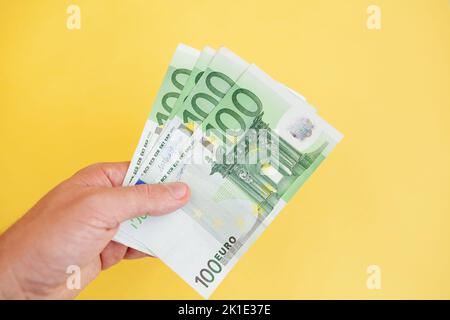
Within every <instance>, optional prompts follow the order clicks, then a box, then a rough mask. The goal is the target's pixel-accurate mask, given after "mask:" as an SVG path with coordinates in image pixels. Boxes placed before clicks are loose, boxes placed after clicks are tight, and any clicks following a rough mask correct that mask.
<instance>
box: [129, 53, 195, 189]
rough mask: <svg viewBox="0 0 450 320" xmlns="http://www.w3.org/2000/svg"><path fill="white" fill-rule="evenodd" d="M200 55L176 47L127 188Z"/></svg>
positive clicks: (142, 138)
mask: <svg viewBox="0 0 450 320" xmlns="http://www.w3.org/2000/svg"><path fill="white" fill-rule="evenodd" d="M199 54H200V53H199V51H198V50H196V49H194V48H191V47H188V46H186V45H183V44H180V45H178V47H177V48H176V51H175V54H174V55H173V57H172V61H171V62H170V65H169V67H168V68H167V72H166V75H165V76H164V80H163V82H162V84H161V87H160V89H159V92H158V94H157V96H156V99H155V101H154V103H153V106H152V108H151V111H150V114H149V116H148V119H147V121H146V123H145V126H144V130H143V131H142V134H141V137H140V139H139V142H138V145H137V147H136V150H135V151H134V154H133V158H132V160H131V163H130V167H129V168H128V171H127V174H126V176H125V180H124V185H128V184H129V183H130V182H131V181H132V180H133V178H134V176H135V175H136V174H137V172H138V170H139V167H140V165H141V164H142V161H143V159H144V158H145V157H146V155H147V153H148V151H149V148H150V147H151V146H152V144H153V143H154V142H155V141H156V140H157V138H158V134H159V133H160V132H161V130H162V127H163V126H164V124H165V123H166V121H167V120H168V118H169V115H170V113H171V111H172V109H173V107H174V104H175V103H176V101H177V99H178V97H179V96H180V93H181V92H182V90H183V88H184V86H185V83H186V82H187V80H188V78H189V76H190V74H191V71H192V69H193V67H194V65H195V63H196V61H197V59H198V57H199Z"/></svg>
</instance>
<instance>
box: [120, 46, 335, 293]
mask: <svg viewBox="0 0 450 320" xmlns="http://www.w3.org/2000/svg"><path fill="white" fill-rule="evenodd" d="M341 138H342V135H341V134H340V133H339V132H338V131H337V130H335V129H334V128H333V127H331V126H330V125H329V124H328V123H327V122H325V121H324V120H323V119H322V118H321V117H319V116H318V115H317V113H316V110H315V109H314V108H313V107H312V106H311V105H309V104H308V103H307V102H306V100H305V99H304V98H303V97H302V96H301V95H300V94H298V93H296V92H295V91H293V90H292V89H290V88H288V87H287V86H285V85H283V84H281V83H279V82H277V81H276V80H274V79H272V78H271V77H270V76H269V75H267V74H266V73H264V72H263V71H262V70H261V69H259V68H258V67H257V66H256V65H254V64H250V63H248V62H247V61H245V60H243V59H242V58H240V57H239V56H237V55H236V54H235V53H233V52H232V51H230V50H229V49H227V48H224V47H222V48H220V49H218V50H214V49H212V48H210V47H205V48H204V49H203V50H201V51H199V50H196V49H194V48H191V47H189V46H186V45H183V44H180V45H179V46H178V47H177V48H176V51H175V54H174V55H173V57H172V60H171V62H170V65H169V67H168V69H167V72H166V75H165V77H164V80H163V82H162V84H161V87H160V89H159V92H158V94H157V96H156V99H155V101H154V104H153V106H152V108H151V111H150V114H149V116H148V119H147V122H146V124H145V127H144V130H143V132H142V135H141V137H140V140H139V143H138V146H137V147H136V151H135V153H134V155H133V159H132V161H131V164H130V167H129V169H128V173H127V175H126V177H125V180H124V183H123V184H124V185H125V186H127V185H135V184H142V183H148V184H153V183H164V182H172V181H183V182H186V183H187V184H188V185H189V186H190V188H191V199H190V201H189V203H188V204H187V205H186V206H185V207H183V208H182V209H179V210H177V211H178V212H176V213H173V214H169V215H165V216H161V217H150V216H141V217H138V218H134V219H131V220H129V221H126V222H124V223H123V224H122V225H121V226H120V228H119V231H118V233H117V235H116V236H115V240H116V241H118V242H120V243H123V244H125V245H127V246H129V247H132V248H135V249H137V250H140V251H142V252H145V253H148V254H150V255H153V256H157V257H159V258H160V259H161V260H162V261H163V262H164V263H166V264H167V265H168V266H169V267H170V268H171V269H173V270H174V271H175V272H176V273H177V274H178V275H179V276H181V277H182V278H183V279H184V280H185V281H186V282H188V283H189V284H190V285H191V286H192V287H193V288H194V289H195V290H197V291H198V292H199V293H200V294H201V295H202V296H203V297H206V298H207V297H209V296H210V295H211V293H212V292H213V291H214V290H215V289H216V287H217V286H218V284H219V283H220V282H221V281H222V280H223V279H224V277H225V276H226V275H227V273H228V272H229V271H230V270H231V268H232V267H233V266H234V265H235V263H236V262H237V261H238V260H239V258H240V257H241V256H242V255H243V254H244V253H245V252H246V251H247V250H248V248H249V247H250V246H251V245H252V243H253V242H254V241H255V240H256V239H257V238H258V237H259V236H260V235H261V233H262V232H263V231H264V230H265V228H266V227H267V226H268V225H269V224H270V223H271V222H272V220H273V219H274V218H275V217H276V216H277V215H278V213H279V212H280V211H281V209H282V208H283V206H284V205H285V204H286V203H287V202H288V201H289V200H290V199H291V198H292V197H293V196H294V195H295V193H296V192H297V190H298V189H299V188H300V187H301V186H302V185H303V183H304V182H305V181H306V180H307V179H308V178H309V176H310V175H311V173H312V172H314V171H315V170H316V168H317V167H318V166H319V164H320V163H321V162H322V161H323V160H324V159H325V158H326V157H327V156H328V154H329V153H330V151H331V150H332V149H333V148H334V147H335V145H336V144H337V143H338V142H339V141H340V139H341ZM330 178H331V177H330ZM298 214H301V212H298Z"/></svg>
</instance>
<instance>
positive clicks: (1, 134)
mask: <svg viewBox="0 0 450 320" xmlns="http://www.w3.org/2000/svg"><path fill="white" fill-rule="evenodd" d="M0 3H1V5H0V33H1V38H0V107H1V109H0V125H1V128H0V150H1V151H0V164H1V166H0V169H1V171H0V176H1V183H0V185H1V186H0V195H1V201H0V214H1V217H0V231H2V230H4V229H6V228H7V227H8V226H9V225H10V224H12V223H13V222H14V221H15V220H16V219H18V218H19V217H20V216H21V215H22V214H23V213H24V212H25V211H26V210H27V209H28V208H29V207H30V206H31V205H32V204H33V203H34V202H35V201H37V200H38V199H39V198H40V197H41V196H42V195H43V194H44V193H45V192H46V191H47V190H48V189H50V188H51V187H52V186H54V185H55V184H57V183H58V182H59V181H60V180H62V179H64V178H66V177H68V176H69V175H71V174H72V173H73V172H74V171H75V170H77V169H79V168H81V167H83V166H86V165H88V164H90V163H93V162H100V161H121V160H127V159H130V157H131V155H132V153H133V151H134V147H135V145H136V143H137V141H138V138H139V135H140V131H141V129H142V127H143V124H144V121H145V119H146V117H147V114H148V111H149V110H148V109H149V106H150V105H151V103H152V101H153V98H154V97H155V95H156V93H157V91H158V88H159V85H160V81H161V79H162V77H163V75H164V72H165V70H166V67H167V64H168V62H169V61H170V57H171V55H172V53H173V51H174V49H175V47H176V45H177V44H178V43H179V42H184V43H187V44H189V45H192V46H195V47H197V48H201V47H202V46H204V45H206V44H209V45H211V46H214V47H218V46H220V45H226V46H228V47H229V48H231V49H232V50H234V51H235V52H237V53H238V54H239V55H241V56H242V57H244V58H245V59H247V60H249V61H252V62H254V63H256V64H257V65H258V66H260V67H261V68H263V69H264V70H265V71H267V72H268V73H269V74H271V75H272V76H273V77H274V78H276V79H278V80H280V81H282V82H284V83H286V84H288V85H289V86H291V87H293V88H294V89H296V90H298V91H299V92H301V93H302V94H303V95H305V96H306V97H307V99H308V100H309V101H310V102H311V103H312V104H313V105H315V106H316V107H317V108H318V110H319V112H320V114H321V115H322V116H323V117H324V118H325V119H326V120H327V121H329V122H330V123H331V124H332V125H333V126H335V127H336V128H337V129H339V130H340V131H341V132H342V133H344V135H345V137H344V139H343V141H342V142H341V144H339V145H338V147H337V148H336V149H335V150H334V151H333V152H332V153H331V155H330V157H329V158H328V159H327V160H326V161H325V162H324V163H323V165H322V166H321V167H320V168H319V170H318V171H317V172H316V173H314V175H313V176H312V178H311V179H310V181H308V182H307V183H306V184H305V185H304V187H303V189H302V190H301V191H300V192H299V193H298V194H297V196H296V197H295V198H294V199H293V200H292V201H291V203H289V204H288V205H287V207H286V208H285V210H284V211H283V213H282V214H280V216H279V217H278V218H277V219H276V220H275V221H274V223H273V224H272V225H271V226H270V228H268V229H267V231H266V232H265V233H264V234H263V236H262V237H261V238H260V239H259V240H258V241H257V242H256V243H255V244H254V246H253V247H252V248H251V249H250V250H249V251H248V253H247V254H246V255H245V256H244V257H243V258H242V259H241V261H240V262H239V263H238V264H237V265H236V267H235V268H234V269H233V270H232V271H231V272H230V274H229V275H228V277H227V278H226V279H225V280H224V281H223V283H222V285H220V287H219V288H218V289H217V291H216V292H215V293H214V295H213V296H212V298H214V299H222V298H275V299H277V298H450V253H449V249H450V233H449V227H450V217H449V214H450V205H449V203H450V200H449V196H450V169H449V167H450V143H449V142H450V128H449V126H450V3H449V1H448V0H417V1H413V0H376V1H375V0H373V1H364V0H353V1H350V0H346V1H334V0H329V1H324V0H320V1H319V0H308V1H306V0H305V1H284V0H278V1H169V0H167V1H143V0H142V1H111V0H103V1H101V0H96V1H92V0H91V1H87V0H86V1H81V0H78V1H75V0H74V1H58V0H53V1H43V0H39V1H38V0H35V1H32V0H29V1H25V0H22V1H8V0H1V2H0ZM71 3H74V4H77V5H79V6H80V8H81V30H72V31H71V30H68V29H67V28H66V19H67V17H68V14H67V13H66V8H67V6H68V5H69V4H71ZM370 4H376V5H379V6H380V8H381V10H382V28H381V30H379V31H376V30H368V29H367V27H366V20H367V17H368V14H367V13H366V9H367V7H368V6H369V5H370ZM372 264H375V265H378V266H380V268H381V272H382V279H381V280H382V289H381V290H368V289H367V287H366V279H367V273H366V268H367V266H369V265H372ZM199 297H200V296H199V295H198V294H197V293H195V291H194V290H193V289H191V288H190V287H189V286H188V285H187V284H186V283H184V281H183V280H181V279H180V278H179V277H178V276H176V275H175V273H174V272H172V271H171V270H170V269H169V268H168V267H166V266H165V265H164V264H163V263H162V262H160V261H158V260H156V259H145V260H140V261H125V262H123V263H120V264H119V265H117V266H115V267H114V268H112V269H110V270H108V271H107V272H104V273H103V274H101V276H100V277H99V278H98V279H97V280H96V281H94V282H93V283H92V284H91V285H90V286H89V287H88V288H87V289H86V290H85V291H84V292H83V293H82V294H81V296H80V298H150V299H153V298H180V299H181V298H183V299H184V298H193V299H196V298H199Z"/></svg>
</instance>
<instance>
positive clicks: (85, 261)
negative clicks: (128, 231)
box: [0, 163, 190, 299]
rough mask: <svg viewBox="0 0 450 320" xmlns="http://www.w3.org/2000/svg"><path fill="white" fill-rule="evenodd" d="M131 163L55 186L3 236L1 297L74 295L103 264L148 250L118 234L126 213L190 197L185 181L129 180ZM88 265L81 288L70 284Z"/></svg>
mask: <svg viewBox="0 0 450 320" xmlns="http://www.w3.org/2000/svg"><path fill="white" fill-rule="evenodd" d="M127 168H128V163H104V164H95V165H92V166H89V167H87V168H85V169H82V170H80V171H79V172H77V173H76V174H75V175H74V176H72V177H71V178H69V179H67V180H65V181H63V182H62V183H61V184H59V185H58V186H56V187H55V188H54V189H53V190H51V191H50V192H49V193H48V194H47V195H45V196H44V197H43V198H42V199H41V200H39V202H37V203H36V205H35V206H34V207H32V208H31V209H30V210H29V211H28V212H27V213H26V214H25V215H24V216H23V217H22V218H21V219H20V220H19V221H18V222H16V223H15V224H14V225H13V226H12V227H11V228H9V229H8V230H7V231H6V232H5V233H4V234H3V235H1V236H0V298H3V299H68V298H74V297H75V296H77V295H78V294H79V292H80V290H82V289H83V288H84V287H85V286H86V285H87V284H88V283H90V282H91V281H92V280H93V279H95V278H96V277H97V276H98V274H99V273H100V271H102V270H105V269H107V268H109V267H111V266H112V265H114V264H116V263H118V262H119V261H120V260H122V259H124V258H125V259H128V258H140V257H144V256H146V255H145V254H143V253H141V252H139V251H136V250H134V249H131V248H128V247H126V246H124V245H122V244H120V243H117V242H114V241H112V240H111V239H112V238H113V236H114V234H115V233H116V232H117V230H118V227H119V224H120V223H121V222H123V221H125V220H128V219H131V218H134V217H137V216H141V215H145V214H149V215H154V216H157V215H162V214H166V213H169V212H172V211H174V210H176V209H178V208H180V207H182V206H183V205H184V204H186V203H187V201H188V200H189V197H190V191H189V188H188V186H187V185H186V184H184V183H181V182H175V183H168V184H155V185H145V184H143V185H137V186H130V187H122V186H121V185H122V181H123V179H124V177H125V173H126V171H127ZM70 265H77V266H79V267H80V269H81V275H80V278H81V289H80V290H76V289H69V288H68V287H67V285H66V282H67V279H68V277H69V276H70V274H68V273H67V268H68V266H70Z"/></svg>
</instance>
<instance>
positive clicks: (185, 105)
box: [136, 48, 249, 183]
mask: <svg viewBox="0 0 450 320" xmlns="http://www.w3.org/2000/svg"><path fill="white" fill-rule="evenodd" d="M248 66H249V64H248V63H247V62H246V61H244V60H242V59H241V58H239V57H238V56H237V55H235V54H234V53H233V52H231V51H230V50H228V49H226V48H220V49H219V50H218V52H217V53H216V55H215V56H214V58H213V59H212V61H211V62H210V63H209V65H208V67H207V69H206V71H205V72H204V73H203V74H202V75H201V77H200V78H199V79H198V82H197V84H196V85H195V87H194V88H193V89H192V91H191V93H190V94H189V95H188V96H187V97H186V99H185V100H184V101H183V102H182V105H181V107H179V108H178V109H177V112H176V113H175V115H174V116H173V118H172V119H171V121H170V122H169V123H168V124H167V127H166V129H165V130H164V134H162V135H160V136H159V138H158V141H157V142H156V143H155V144H154V146H153V147H152V150H151V151H150V152H149V154H148V156H147V157H146V159H145V163H144V164H143V165H142V166H141V168H140V170H139V171H138V174H137V176H138V177H139V178H140V177H141V176H145V175H148V176H155V175H157V174H158V173H159V172H161V171H162V170H164V168H165V167H167V166H170V164H171V163H172V162H173V161H177V158H176V155H177V154H179V153H178V152H177V149H178V148H179V147H180V146H183V145H184V143H185V142H186V141H189V140H190V135H192V133H193V132H194V131H195V128H196V127H197V126H198V125H200V124H201V122H202V121H203V120H204V119H205V118H206V117H207V116H208V114H209V112H211V110H213V109H214V108H215V107H216V106H217V105H218V104H219V102H220V100H221V99H222V98H223V97H224V96H225V94H226V93H227V92H228V90H229V89H230V88H231V87H232V86H233V85H234V83H235V81H236V80H237V79H238V78H239V76H240V75H241V74H242V73H243V72H244V71H245V70H246V69H247V68H248ZM136 183H142V181H136Z"/></svg>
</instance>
